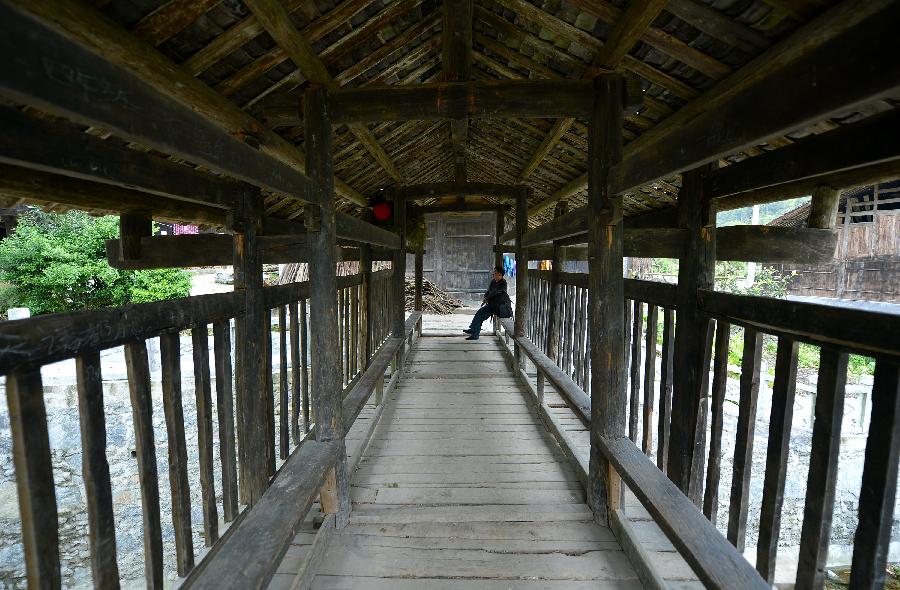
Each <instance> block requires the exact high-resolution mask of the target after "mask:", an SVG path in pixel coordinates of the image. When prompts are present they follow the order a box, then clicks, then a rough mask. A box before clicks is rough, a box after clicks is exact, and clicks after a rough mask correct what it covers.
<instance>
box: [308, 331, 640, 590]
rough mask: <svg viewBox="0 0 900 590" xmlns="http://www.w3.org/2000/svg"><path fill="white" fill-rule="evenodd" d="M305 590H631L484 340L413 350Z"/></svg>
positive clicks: (579, 493)
mask: <svg viewBox="0 0 900 590" xmlns="http://www.w3.org/2000/svg"><path fill="white" fill-rule="evenodd" d="M406 369H407V370H406V373H405V374H404V375H403V379H402V380H401V382H400V385H399V387H398V388H397V389H396V390H394V392H393V393H392V395H391V398H392V399H390V401H389V403H388V404H386V407H385V410H384V414H383V416H382V417H381V422H380V424H379V426H378V427H377V428H376V430H375V432H374V435H373V437H372V440H371V442H370V444H369V447H368V449H367V450H366V452H365V453H364V455H363V457H362V460H361V461H360V463H359V467H358V469H357V471H356V472H355V474H354V478H353V501H354V504H353V512H352V515H351V523H350V525H349V526H348V527H347V528H345V529H343V530H340V531H335V533H334V534H333V535H332V537H331V540H330V542H329V544H328V547H327V549H326V552H325V555H324V557H323V558H322V560H321V561H320V562H319V565H318V568H317V570H316V572H317V575H316V577H315V579H314V581H313V588H317V589H323V590H324V589H328V590H337V589H343V588H348V589H349V588H373V589H388V588H391V589H395V588H396V589H401V590H402V589H413V588H417V589H418V588H422V589H433V588H439V589H454V590H456V589H469V588H471V589H475V588H479V589H487V590H493V589H501V588H502V589H507V588H548V589H563V588H566V589H582V588H584V589H586V588H594V589H611V588H617V589H637V588H640V587H641V585H640V583H639V581H638V580H637V575H636V573H635V571H634V569H633V568H632V566H631V564H630V563H629V561H628V559H627V557H626V556H625V554H624V553H623V552H622V550H621V548H620V546H619V544H618V543H617V541H616V540H615V538H614V537H613V535H612V533H611V532H610V531H609V530H608V529H607V528H605V527H601V526H598V525H595V524H593V523H592V521H591V513H590V511H589V509H588V507H587V506H586V505H585V503H584V492H583V489H582V486H581V485H580V484H579V481H578V478H577V477H576V475H575V472H574V471H573V469H572V468H571V467H570V465H569V463H568V462H567V460H566V458H565V456H564V455H563V453H562V451H561V450H560V449H559V447H558V446H557V444H556V442H555V440H554V439H553V438H552V437H551V436H550V435H549V434H548V433H547V431H546V430H545V429H544V427H543V425H542V423H541V422H540V420H539V418H538V417H537V416H536V415H535V414H534V412H533V410H532V406H531V405H530V404H528V403H527V401H526V399H525V397H524V395H525V392H524V391H523V390H522V389H521V386H520V385H519V384H518V382H517V381H516V380H515V378H514V377H513V375H512V373H511V371H510V370H509V369H508V368H507V366H506V364H505V362H504V360H503V356H502V354H501V352H500V348H499V345H498V342H497V340H496V339H495V338H493V337H484V338H482V339H481V340H480V341H478V342H467V341H465V340H464V339H463V338H462V337H458V338H449V337H425V338H422V339H420V340H419V341H418V342H417V343H416V344H415V345H414V349H413V352H412V355H411V357H410V358H409V360H408V362H407V364H406Z"/></svg>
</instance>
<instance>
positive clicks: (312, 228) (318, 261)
mask: <svg viewBox="0 0 900 590" xmlns="http://www.w3.org/2000/svg"><path fill="white" fill-rule="evenodd" d="M303 120H304V128H305V133H306V137H307V142H308V145H309V146H311V147H314V148H315V149H310V150H308V151H307V152H306V169H307V170H309V171H310V174H311V175H312V177H313V178H314V179H315V180H316V181H317V182H319V183H320V184H321V185H322V186H323V187H324V188H325V190H326V192H327V193H328V194H330V193H331V190H333V188H332V187H333V183H334V161H333V159H332V153H333V147H334V146H333V141H334V134H333V131H332V122H331V120H330V119H329V118H328V111H327V108H326V89H325V88H324V87H322V86H311V87H310V89H309V90H308V91H307V93H306V96H305V98H304V100H303ZM304 220H305V222H306V224H307V229H308V232H309V247H310V252H311V253H314V254H315V264H310V265H309V267H310V272H309V289H310V298H309V303H310V333H311V335H312V347H311V348H312V367H313V384H312V385H313V386H312V390H313V391H315V392H316V395H315V397H314V399H313V401H314V403H315V415H316V440H317V441H320V442H331V441H335V442H338V443H339V445H338V448H339V451H340V459H339V460H338V462H337V464H336V465H335V467H334V469H333V471H332V472H331V473H330V475H326V478H325V480H326V483H325V484H324V485H323V487H322V492H321V502H322V507H323V512H326V513H329V514H334V515H335V524H336V525H337V526H338V528H343V527H345V526H346V525H347V521H348V519H349V517H350V479H349V474H348V472H347V457H346V451H345V449H344V428H343V426H344V423H343V418H342V415H341V410H342V406H341V390H342V387H341V381H342V379H341V351H340V349H339V348H338V340H337V338H335V337H334V335H335V334H337V333H338V318H337V302H336V301H335V292H336V291H337V282H336V280H335V257H334V248H335V239H336V237H335V231H336V228H335V226H336V223H335V210H334V200H332V199H328V200H327V201H324V202H323V203H322V204H321V205H320V206H319V207H315V206H310V207H309V208H307V211H306V214H305V215H304ZM404 255H405V254H404Z"/></svg>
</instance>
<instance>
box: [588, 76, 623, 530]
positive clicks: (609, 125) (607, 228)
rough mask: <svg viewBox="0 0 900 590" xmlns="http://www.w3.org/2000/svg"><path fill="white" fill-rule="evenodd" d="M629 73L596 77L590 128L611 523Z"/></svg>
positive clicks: (600, 422)
mask: <svg viewBox="0 0 900 590" xmlns="http://www.w3.org/2000/svg"><path fill="white" fill-rule="evenodd" d="M624 84H625V82H624V80H623V78H622V77H621V76H620V75H602V76H599V77H598V78H596V79H595V80H594V90H595V98H594V108H593V113H592V115H591V120H590V126H589V129H588V213H589V215H588V292H589V293H590V295H591V296H590V298H589V299H588V322H589V329H590V332H589V342H590V346H591V357H590V358H591V455H590V466H589V470H588V493H587V497H588V504H589V505H590V506H591V509H592V510H593V513H594V521H595V522H597V523H598V524H602V525H609V523H610V517H611V515H612V513H613V511H615V510H616V509H618V508H619V507H620V506H621V505H622V483H621V479H620V478H619V476H618V474H616V473H615V471H614V469H613V467H612V464H611V463H610V462H609V461H608V460H607V459H606V458H605V457H604V456H603V453H602V451H601V448H602V446H601V440H600V439H601V437H602V438H604V439H619V438H622V437H624V436H625V403H626V395H625V309H624V305H625V280H624V277H623V266H622V264H623V261H622V252H623V243H622V242H623V235H624V233H623V228H622V196H621V195H616V194H614V193H613V192H612V191H611V190H610V169H611V168H612V167H613V166H615V165H616V164H617V163H618V162H619V161H621V159H622V122H623V120H624V109H623V105H622V98H623V89H624Z"/></svg>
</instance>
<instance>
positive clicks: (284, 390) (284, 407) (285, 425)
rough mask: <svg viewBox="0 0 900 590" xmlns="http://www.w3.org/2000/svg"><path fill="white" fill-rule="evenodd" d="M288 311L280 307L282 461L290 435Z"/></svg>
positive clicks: (279, 397)
mask: <svg viewBox="0 0 900 590" xmlns="http://www.w3.org/2000/svg"><path fill="white" fill-rule="evenodd" d="M287 358H288V357H287V309H285V307H284V306H283V305H280V306H278V406H279V407H278V447H279V448H278V452H279V456H280V457H281V460H282V461H284V460H285V459H287V457H288V450H289V449H288V447H289V446H290V444H289V443H288V435H289V434H290V425H289V418H288V417H289V416H290V409H289V404H288V363H287Z"/></svg>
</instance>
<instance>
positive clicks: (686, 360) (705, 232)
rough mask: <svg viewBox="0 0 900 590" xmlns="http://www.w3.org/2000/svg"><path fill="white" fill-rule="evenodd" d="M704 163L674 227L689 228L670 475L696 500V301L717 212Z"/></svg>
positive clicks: (704, 336) (708, 271) (703, 358)
mask: <svg viewBox="0 0 900 590" xmlns="http://www.w3.org/2000/svg"><path fill="white" fill-rule="evenodd" d="M709 169H710V168H709V167H708V166H703V167H700V168H696V169H694V170H691V171H689V172H685V173H684V175H683V176H682V183H681V194H680V195H679V196H678V226H679V227H680V228H681V229H684V230H686V231H687V233H686V242H685V249H684V256H683V257H682V259H681V262H680V264H679V267H678V321H677V323H676V325H675V359H674V367H673V368H674V371H675V374H674V378H675V380H674V390H673V393H672V420H671V427H670V428H671V429H670V434H669V466H668V475H669V478H670V479H671V480H672V481H673V482H674V483H675V485H677V486H678V488H679V489H680V490H681V491H682V492H684V493H685V494H687V495H688V497H689V498H690V499H691V501H693V502H694V504H696V505H698V506H700V503H701V502H702V501H703V489H702V488H703V458H704V457H703V455H704V450H705V447H706V415H707V405H708V404H707V397H708V394H709V391H708V381H709V360H710V345H711V342H710V338H711V336H712V326H711V323H712V320H711V319H710V318H709V317H708V316H706V315H705V314H703V313H701V312H700V310H699V308H698V305H697V295H698V290H699V289H712V288H713V280H714V278H715V267H716V231H715V230H716V214H715V211H714V209H713V206H712V203H711V201H710V199H708V198H707V197H706V196H705V195H704V193H703V174H704V173H705V172H706V171H708V170H709Z"/></svg>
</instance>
